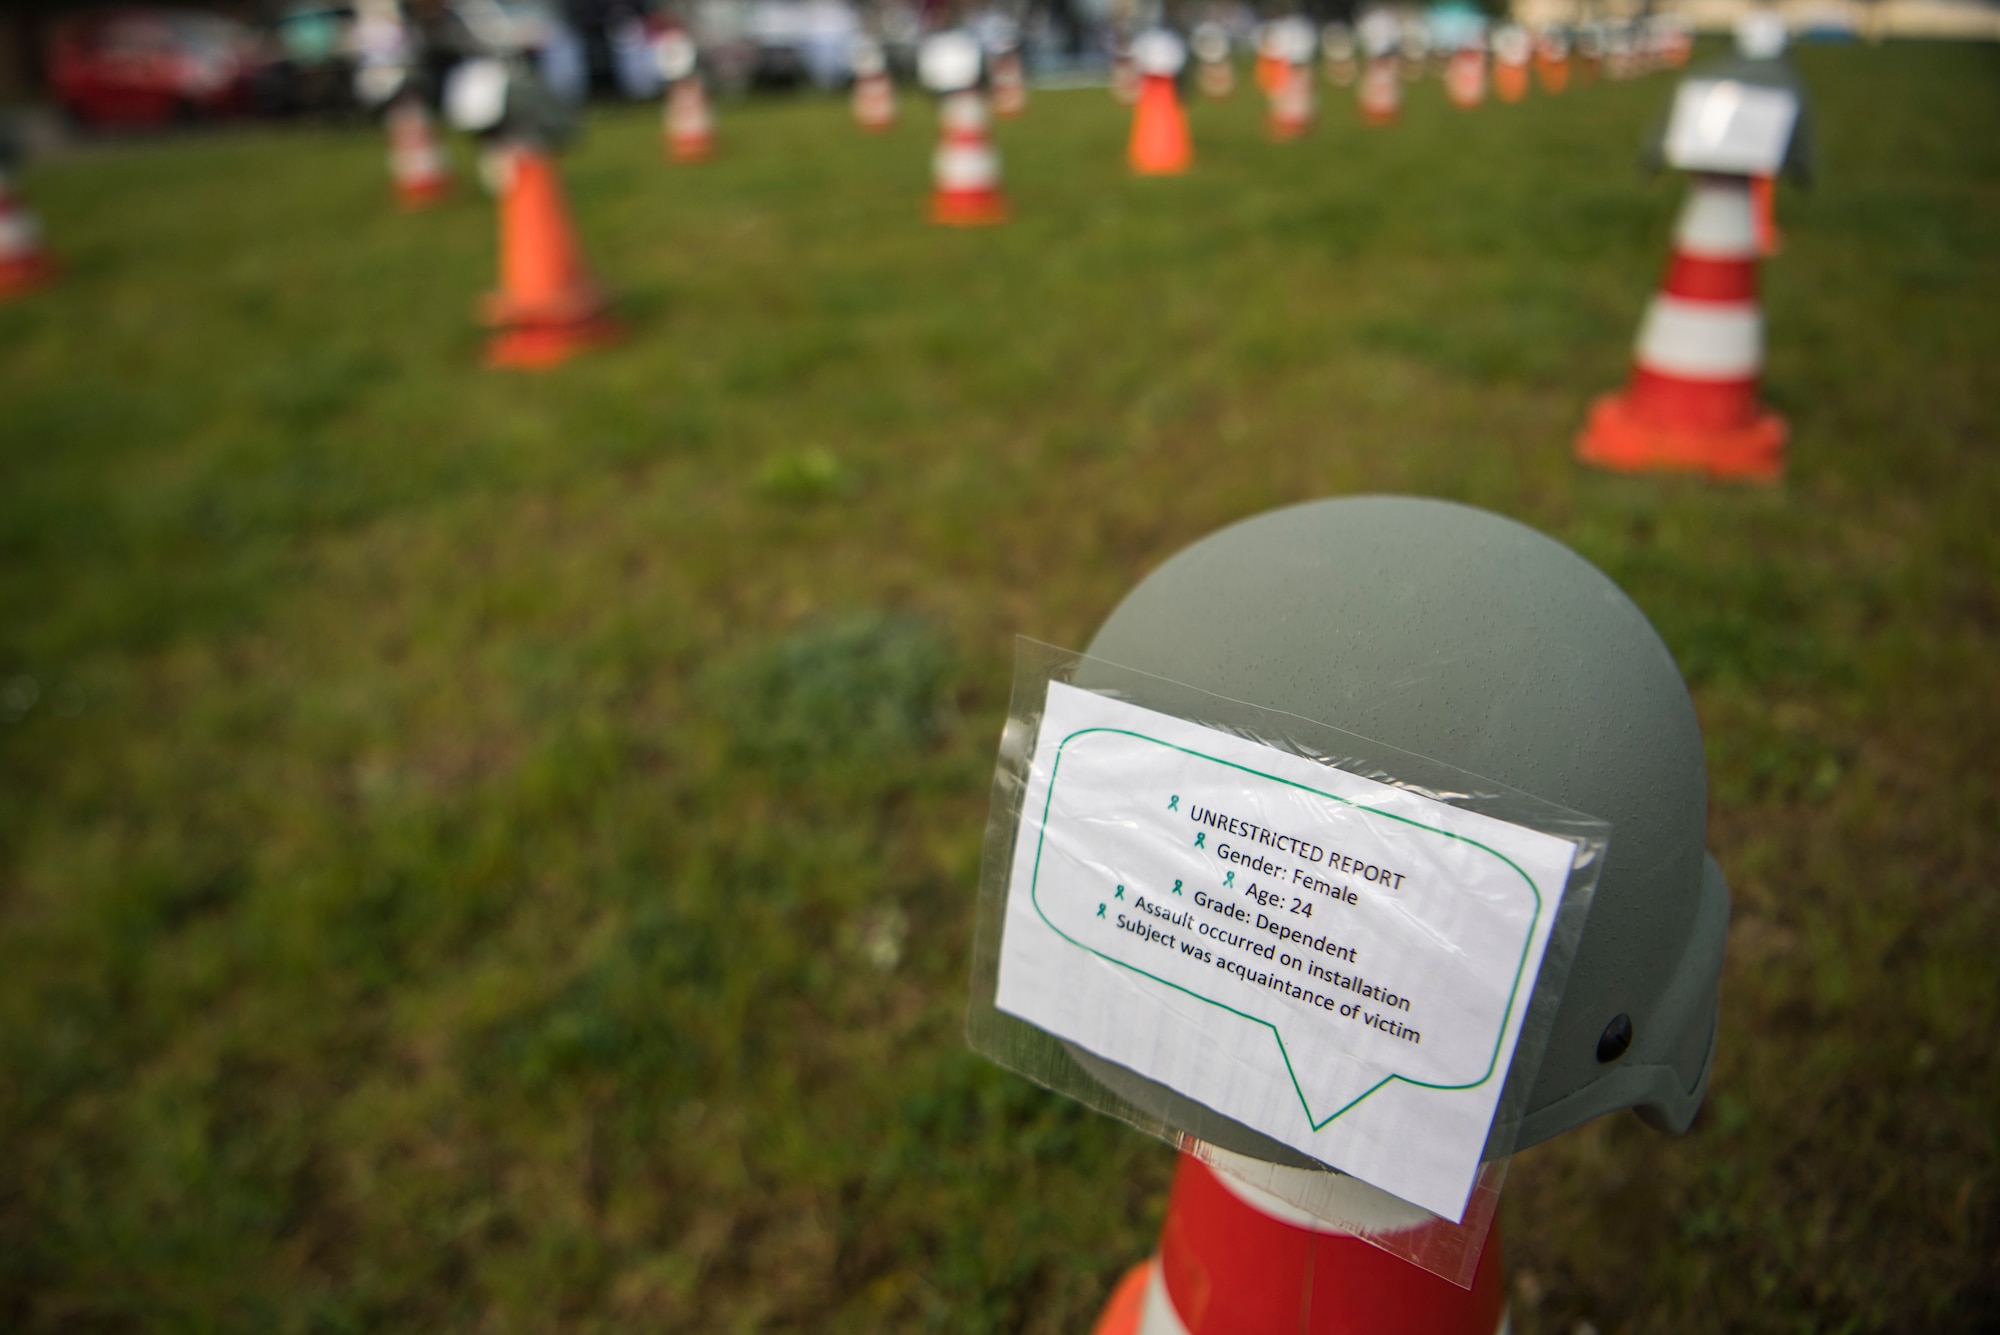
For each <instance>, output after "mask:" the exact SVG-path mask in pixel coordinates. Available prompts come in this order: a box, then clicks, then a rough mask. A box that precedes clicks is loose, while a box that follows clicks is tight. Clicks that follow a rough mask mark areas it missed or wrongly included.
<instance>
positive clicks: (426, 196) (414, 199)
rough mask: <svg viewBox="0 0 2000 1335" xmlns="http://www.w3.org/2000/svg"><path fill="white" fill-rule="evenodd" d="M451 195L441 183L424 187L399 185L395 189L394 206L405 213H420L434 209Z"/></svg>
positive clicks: (449, 190)
mask: <svg viewBox="0 0 2000 1335" xmlns="http://www.w3.org/2000/svg"><path fill="white" fill-rule="evenodd" d="M450 194H451V187H450V186H449V185H448V184H446V183H445V182H443V181H436V182H432V183H429V184H425V185H399V186H397V187H396V204H397V206H398V207H400V208H401V209H402V210H403V212H405V213H420V212H422V211H423V210H425V209H432V208H436V207H437V206H438V205H440V204H442V203H444V201H445V199H446V197H447V196H449V195H450Z"/></svg>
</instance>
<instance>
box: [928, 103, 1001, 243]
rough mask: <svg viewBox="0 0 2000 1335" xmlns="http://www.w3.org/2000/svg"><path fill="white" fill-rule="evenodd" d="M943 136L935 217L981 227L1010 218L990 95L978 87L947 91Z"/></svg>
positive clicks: (941, 108)
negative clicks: (990, 123)
mask: <svg viewBox="0 0 2000 1335" xmlns="http://www.w3.org/2000/svg"><path fill="white" fill-rule="evenodd" d="M938 124H939V130H940V136H941V137H940V139H939V142H938V149H937V155H936V156H935V157H934V158H933V159H932V160H931V179H932V182H933V189H932V191H931V221H932V222H935V223H942V224H943V225H945V226H947V227H983V226H986V225H987V224H990V223H998V222H1005V221H1006V220H1007V198H1006V196H1005V195H1003V194H1002V193H1001V191H1000V155H999V153H998V152H996V151H995V150H994V148H993V143H992V141H991V140H990V139H989V138H988V137H987V133H986V124H987V122H986V99H985V98H983V97H981V96H980V94H979V92H978V91H977V90H976V89H970V88H968V89H963V90H960V91H958V92H952V93H946V94H945V95H944V99H943V101H941V102H940V103H939V105H938Z"/></svg>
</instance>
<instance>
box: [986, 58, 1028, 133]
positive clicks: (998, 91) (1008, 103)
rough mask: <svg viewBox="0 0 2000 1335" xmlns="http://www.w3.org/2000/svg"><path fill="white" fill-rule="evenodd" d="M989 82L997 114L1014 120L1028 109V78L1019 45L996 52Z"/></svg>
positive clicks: (995, 113)
mask: <svg viewBox="0 0 2000 1335" xmlns="http://www.w3.org/2000/svg"><path fill="white" fill-rule="evenodd" d="M989 82H990V83H991V85H992V91H993V114H994V115H995V116H998V117H1000V118H1001V119H1003V120H1012V119H1013V118H1014V117H1016V116H1018V115H1020V114H1021V113H1022V112H1024V111H1026V110H1027V109H1028V79H1027V76H1026V75H1025V74H1023V73H1022V71H1021V51H1020V48H1019V47H1009V48H1007V49H1006V50H1003V51H999V52H996V53H995V54H994V56H993V70H992V73H991V74H990V76H989Z"/></svg>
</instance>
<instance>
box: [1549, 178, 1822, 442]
mask: <svg viewBox="0 0 2000 1335" xmlns="http://www.w3.org/2000/svg"><path fill="white" fill-rule="evenodd" d="M1757 259H1758V255H1757V230H1756V221H1755V218H1754V217H1753V215H1752V206H1751V202H1750V182H1749V179H1748V178H1747V177H1742V176H1712V175H1700V176H1696V177H1694V178H1693V181H1692V183H1691V188H1690V190H1689V193H1688V198H1687V203H1686V204H1685V205H1684V206H1683V207H1682V209H1681V216H1680V221H1679V223H1678V224H1677V225H1676V227H1675V229H1674V254H1673V259H1672V261H1671V262H1670V263H1669V264H1668V266H1667V275H1666V278H1665V280H1664V282H1663V283H1662V285H1661V288H1660V291H1659V293H1658V294H1657V295H1655V296H1654V298H1653V302H1652V305H1651V306H1650V307H1649V308H1648V309H1647V311H1646V319H1645V323H1644V324H1642V325H1641V326H1640V328H1639V345H1638V350H1637V354H1636V357H1635V364H1634V366H1633V369H1632V380H1631V383H1630V384H1628V385H1627V386H1626V387H1625V390H1624V392H1622V393H1618V394H1608V395H1606V396H1604V397H1603V398H1601V399H1599V400H1598V401H1597V402H1596V403H1595V404H1594V405H1593V406H1592V407H1591V411H1590V420H1589V422H1588V423H1587V424H1586V425H1585V427H1584V429H1583V432H1582V434H1581V435H1579V436H1578V437H1577V442H1576V456H1577V458H1578V459H1580V460H1582V461H1583V462H1584V463H1588V464H1595V465H1597V466H1598V467H1601V468H1609V469H1614V470H1617V471H1619V472H1638V471H1642V470H1647V469H1678V470H1684V471H1689V472H1702V473H1707V474H1709V475H1710V476H1712V477H1719V478H1739V479H1744V480H1751V481H1772V480H1775V479H1776V478H1777V477H1778V476H1779V475H1780V474H1782V473H1783V471H1784V466H1785V441H1786V438H1787V437H1788V436H1789V434H1790V428H1788V427H1787V426H1786V424H1785V420H1784V419H1783V418H1782V417H1779V416H1778V415H1777V414H1776V413H1774V412H1771V411H1770V410H1769V409H1768V408H1765V407H1764V406H1763V405H1762V404H1761V403H1760V402H1759V401H1758V397H1757V382H1758V380H1759V378H1760V377H1761V376H1762V374H1763V370H1764V315H1763V310H1762V308H1761V307H1760V306H1759V304H1758V301H1757Z"/></svg>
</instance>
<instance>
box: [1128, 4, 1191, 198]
mask: <svg viewBox="0 0 2000 1335" xmlns="http://www.w3.org/2000/svg"><path fill="white" fill-rule="evenodd" d="M1132 56H1133V59H1134V61H1135V62H1136V63H1137V64H1138V66H1139V81H1140V82H1139V106H1138V109H1137V110H1136V111H1135V112H1134V113H1133V115H1132V141H1131V143H1130V145H1128V147H1127V151H1126V156H1127V158H1128V159H1129V160H1130V162H1131V164H1132V170H1133V171H1135V172H1137V173H1139V175H1141V176H1176V175H1179V174H1180V173H1182V172H1184V171H1186V170H1187V169H1188V168H1189V167H1190V166H1192V165H1193V163H1194V148H1193V145H1192V144H1191V143H1190V142H1189V140H1188V126H1187V113H1186V112H1184V111H1183V110H1182V109H1181V98H1180V92H1179V90H1178V89H1177V88H1176V87H1175V85H1174V80H1175V78H1176V77H1177V76H1178V75H1179V74H1180V72H1181V67H1182V66H1183V65H1185V64H1186V63H1187V49H1186V48H1185V47H1184V46H1182V44H1181V39H1180V38H1179V37H1176V36H1175V35H1174V34H1173V33H1171V32H1168V31H1167V30H1166V29H1164V28H1154V29H1152V30H1150V31H1148V32H1144V33H1141V34H1140V35H1139V40H1138V41H1136V42H1134V43H1133V44H1132Z"/></svg>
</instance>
